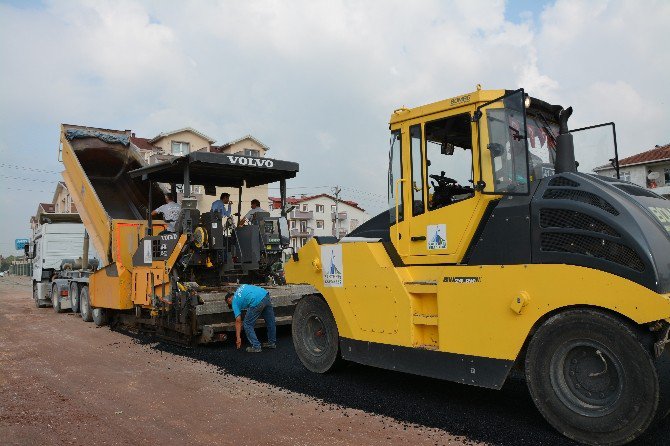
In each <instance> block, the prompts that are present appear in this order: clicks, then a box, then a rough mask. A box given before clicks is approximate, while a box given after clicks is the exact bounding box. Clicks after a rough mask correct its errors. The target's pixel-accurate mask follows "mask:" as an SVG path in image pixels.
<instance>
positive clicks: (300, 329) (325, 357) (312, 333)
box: [291, 296, 342, 373]
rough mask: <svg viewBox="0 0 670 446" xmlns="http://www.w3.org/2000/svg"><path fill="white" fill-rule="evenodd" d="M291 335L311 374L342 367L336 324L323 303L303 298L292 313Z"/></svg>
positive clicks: (314, 299)
mask: <svg viewBox="0 0 670 446" xmlns="http://www.w3.org/2000/svg"><path fill="white" fill-rule="evenodd" d="M291 331H292V334H293V345H294V347H295V351H296V353H297V354H298V358H300V361H301V362H302V363H303V365H304V366H305V367H306V368H307V369H308V370H310V371H312V372H316V373H326V372H328V371H330V370H333V369H334V368H336V367H337V366H338V365H340V364H341V363H342V357H341V356H340V347H339V339H340V337H339V333H338V331H337V324H336V323H335V319H334V318H333V314H332V313H331V312H330V308H328V304H327V303H326V302H325V301H324V300H323V299H321V298H319V297H317V296H306V297H304V298H302V299H301V300H300V302H298V305H296V308H295V311H294V313H293V322H292V327H291Z"/></svg>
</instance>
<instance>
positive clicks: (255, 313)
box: [226, 285, 277, 353]
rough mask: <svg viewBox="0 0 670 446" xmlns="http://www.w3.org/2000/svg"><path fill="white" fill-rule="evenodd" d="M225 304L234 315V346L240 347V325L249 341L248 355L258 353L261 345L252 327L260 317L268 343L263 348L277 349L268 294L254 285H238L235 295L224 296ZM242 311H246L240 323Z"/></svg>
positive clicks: (273, 317) (273, 315) (273, 320)
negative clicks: (265, 330)
mask: <svg viewBox="0 0 670 446" xmlns="http://www.w3.org/2000/svg"><path fill="white" fill-rule="evenodd" d="M226 303H227V304H228V306H229V307H230V308H232V310H233V314H234V315H235V334H236V336H237V337H236V346H237V348H240V347H242V325H244V332H245V333H246V335H247V339H248V340H249V344H251V345H250V346H249V347H247V352H248V353H259V352H260V351H261V343H260V342H259V341H258V338H257V337H256V331H255V330H254V326H255V325H256V321H257V320H258V318H259V317H260V316H261V315H262V316H263V320H264V321H265V326H266V328H267V332H268V342H266V343H263V345H262V346H263V347H265V348H276V347H277V326H276V324H275V313H274V309H273V308H272V301H271V300H270V293H268V291H267V290H266V289H264V288H261V287H259V286H255V285H240V286H239V287H238V288H237V290H236V291H235V293H228V294H227V295H226ZM242 310H246V311H247V312H246V314H245V316H244V322H243V321H242Z"/></svg>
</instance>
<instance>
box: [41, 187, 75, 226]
mask: <svg viewBox="0 0 670 446" xmlns="http://www.w3.org/2000/svg"><path fill="white" fill-rule="evenodd" d="M63 214H78V212H77V207H76V206H75V204H74V203H73V202H72V196H71V195H70V192H69V191H68V190H67V186H66V185H65V183H64V182H62V181H59V182H58V184H57V185H56V190H55V191H54V195H53V198H52V200H51V203H39V204H38V206H37V211H36V212H35V215H33V216H31V217H30V230H31V234H32V235H33V236H34V235H35V234H37V231H38V230H39V228H40V226H41V225H42V221H43V218H42V217H43V216H47V217H48V218H49V219H51V220H55V219H57V218H59V217H60V216H61V215H63Z"/></svg>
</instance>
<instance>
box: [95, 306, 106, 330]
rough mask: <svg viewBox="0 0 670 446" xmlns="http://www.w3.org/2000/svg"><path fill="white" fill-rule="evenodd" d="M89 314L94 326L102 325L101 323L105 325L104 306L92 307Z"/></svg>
mask: <svg viewBox="0 0 670 446" xmlns="http://www.w3.org/2000/svg"><path fill="white" fill-rule="evenodd" d="M91 314H92V317H93V323H94V324H95V325H96V326H98V327H102V326H103V325H107V310H105V309H104V308H93V309H92V310H91Z"/></svg>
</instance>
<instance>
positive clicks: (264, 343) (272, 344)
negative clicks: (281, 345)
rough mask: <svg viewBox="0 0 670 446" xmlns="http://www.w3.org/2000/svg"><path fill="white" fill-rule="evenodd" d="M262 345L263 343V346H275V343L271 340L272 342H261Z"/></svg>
mask: <svg viewBox="0 0 670 446" xmlns="http://www.w3.org/2000/svg"><path fill="white" fill-rule="evenodd" d="M262 345H263V348H277V344H275V343H274V342H272V343H270V342H263V344H262Z"/></svg>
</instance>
